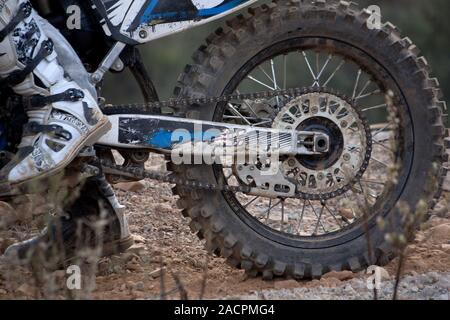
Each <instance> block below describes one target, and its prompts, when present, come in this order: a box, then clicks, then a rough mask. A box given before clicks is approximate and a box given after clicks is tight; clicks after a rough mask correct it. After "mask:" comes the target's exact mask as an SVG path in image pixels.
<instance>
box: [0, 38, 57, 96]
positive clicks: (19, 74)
mask: <svg viewBox="0 0 450 320" xmlns="http://www.w3.org/2000/svg"><path fill="white" fill-rule="evenodd" d="M52 52H53V41H52V40H51V39H48V40H45V41H43V42H42V45H41V48H40V49H39V52H38V53H37V55H36V57H34V58H33V59H32V60H31V61H30V63H28V64H27V65H26V66H25V68H23V69H22V70H16V71H13V72H11V74H10V75H9V76H8V77H6V78H4V79H1V80H0V87H2V88H4V87H6V86H11V87H14V86H17V85H18V84H20V83H22V82H23V81H25V79H26V77H27V76H28V75H29V74H30V73H32V72H33V70H34V69H35V68H36V67H37V66H38V65H39V63H41V61H42V60H44V59H45V58H47V57H48V56H49V55H50V54H52Z"/></svg>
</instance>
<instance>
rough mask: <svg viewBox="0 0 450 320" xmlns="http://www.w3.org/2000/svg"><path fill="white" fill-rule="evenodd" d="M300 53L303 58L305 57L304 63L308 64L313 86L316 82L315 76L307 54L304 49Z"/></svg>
mask: <svg viewBox="0 0 450 320" xmlns="http://www.w3.org/2000/svg"><path fill="white" fill-rule="evenodd" d="M302 55H303V58H304V59H305V62H306V65H307V66H308V69H309V72H311V75H312V77H313V80H314V83H313V87H314V85H315V84H316V83H317V77H316V75H315V74H314V71H313V69H312V67H311V64H310V63H309V60H308V56H307V55H306V53H305V51H302ZM317 86H319V85H318V84H317Z"/></svg>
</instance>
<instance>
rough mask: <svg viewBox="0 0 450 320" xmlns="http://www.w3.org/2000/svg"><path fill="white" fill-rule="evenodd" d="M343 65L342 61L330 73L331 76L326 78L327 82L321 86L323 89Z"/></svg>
mask: <svg viewBox="0 0 450 320" xmlns="http://www.w3.org/2000/svg"><path fill="white" fill-rule="evenodd" d="M344 64H345V61H344V60H342V61H341V63H339V65H338V66H337V67H336V69H335V70H334V71H333V72H332V73H331V75H330V76H329V77H328V79H327V81H325V83H324V84H323V86H324V87H326V86H327V84H328V83H329V82H330V81H331V80H332V79H333V78H334V76H335V75H336V73H337V72H338V71H339V70H340V69H341V68H342V66H343V65H344Z"/></svg>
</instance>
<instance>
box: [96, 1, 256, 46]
mask: <svg viewBox="0 0 450 320" xmlns="http://www.w3.org/2000/svg"><path fill="white" fill-rule="evenodd" d="M256 1H257V0H92V2H93V5H94V7H95V9H96V10H97V12H99V13H100V15H101V17H102V20H101V23H102V26H103V29H104V31H105V33H106V34H107V35H108V36H110V37H112V38H115V39H116V40H117V41H120V42H124V43H130V44H136V43H146V42H149V41H152V40H155V39H159V38H161V37H165V36H168V35H171V34H174V33H177V32H180V31H183V30H186V29H190V28H192V27H195V26H199V25H202V24H205V23H208V22H211V21H213V20H216V19H219V18H221V17H223V16H226V15H228V14H231V13H233V12H235V11H237V10H240V9H242V8H244V7H246V6H248V5H251V4H252V3H255V2H256Z"/></svg>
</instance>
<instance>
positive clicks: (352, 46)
mask: <svg viewBox="0 0 450 320" xmlns="http://www.w3.org/2000/svg"><path fill="white" fill-rule="evenodd" d="M368 17H369V15H368V13H367V12H366V11H364V10H362V11H361V10H358V9H357V8H354V7H353V6H352V5H349V4H348V3H347V2H344V1H326V2H320V3H317V2H314V1H303V2H301V3H299V2H298V1H283V2H281V1H280V2H278V1H275V2H273V3H272V4H270V5H263V6H262V7H259V8H256V9H250V10H249V12H248V13H247V14H246V15H241V16H238V17H237V18H235V19H233V20H232V21H229V22H228V23H227V26H226V27H224V28H221V29H219V30H217V31H216V32H215V33H214V34H212V35H211V36H210V37H209V38H208V40H207V45H205V46H202V47H201V48H200V49H199V50H198V51H197V53H196V54H195V55H194V62H195V63H194V64H193V65H190V66H188V67H186V70H185V73H184V74H183V75H182V76H181V77H180V83H179V87H178V88H177V89H176V94H178V95H179V96H180V97H192V96H218V95H222V94H228V93H233V92H239V93H245V92H258V91H263V90H269V91H273V90H276V89H286V88H292V87H303V88H304V94H303V95H301V96H299V97H289V96H278V97H276V98H274V99H270V100H268V99H261V100H259V101H232V102H230V103H219V104H217V105H197V106H195V105H193V106H190V107H188V108H186V109H182V110H177V112H178V113H179V114H181V115H184V116H186V117H189V118H198V119H202V120H214V121H224V122H232V123H239V124H246V125H253V126H263V127H264V126H265V127H275V128H283V129H292V128H295V129H297V130H306V131H307V130H311V131H323V132H325V133H327V134H328V135H329V136H330V137H331V140H332V141H331V145H332V147H331V148H330V151H329V152H328V153H327V154H326V155H324V156H321V157H291V158H285V159H281V161H280V165H281V172H282V175H283V181H288V183H290V184H293V185H295V186H296V189H297V194H296V197H283V196H279V197H278V198H275V199H270V198H264V197H251V196H248V195H245V194H242V193H231V192H210V193H208V194H206V193H202V192H198V191H191V190H187V189H184V188H182V187H176V188H175V192H176V193H177V194H178V195H179V196H180V198H181V199H180V201H179V205H180V207H181V208H183V213H184V215H185V216H188V217H190V218H191V219H192V220H191V224H190V225H191V228H192V230H193V231H194V232H195V233H197V234H198V236H199V237H200V238H205V240H206V246H207V248H208V250H210V251H212V252H215V253H217V254H219V255H221V256H223V257H225V258H226V259H227V261H228V262H229V263H230V264H231V265H233V266H235V267H239V268H243V269H245V270H246V271H247V272H248V273H249V274H250V275H258V274H262V275H263V276H264V277H265V278H272V277H273V276H274V275H277V276H292V277H295V278H312V277H320V276H321V275H322V274H324V273H326V272H328V271H330V270H342V269H350V270H353V271H358V270H360V269H362V268H364V267H365V266H367V265H369V264H372V263H374V262H377V263H379V264H383V263H386V262H387V261H389V259H390V258H392V257H393V254H392V248H391V247H390V245H389V243H387V242H386V241H385V239H384V232H383V231H382V230H380V229H379V227H378V226H377V223H376V221H377V219H378V218H379V217H382V218H385V219H388V220H389V221H390V224H391V225H392V226H391V227H392V228H394V230H397V231H399V230H402V228H403V227H404V223H403V220H402V219H401V215H400V214H399V209H398V208H397V205H398V204H399V203H404V204H407V205H408V206H409V207H410V208H411V210H412V211H414V210H415V208H416V206H417V204H418V202H419V201H420V200H425V201H428V202H429V203H430V204H432V198H433V196H436V195H438V194H439V190H440V185H441V184H442V177H443V175H444V173H445V172H444V170H443V169H442V162H443V161H445V160H446V159H445V149H444V126H443V122H442V109H443V107H445V105H444V103H443V102H441V101H439V98H440V90H439V88H438V83H437V81H436V80H435V79H432V78H430V75H429V68H428V66H427V63H426V61H425V59H424V58H422V57H420V56H419V53H418V50H417V48H416V47H415V46H414V45H413V44H412V43H411V41H410V40H409V39H408V38H404V39H402V38H401V37H400V35H399V32H398V31H397V30H396V29H395V28H394V27H393V26H392V25H390V24H385V25H384V26H383V27H382V29H380V30H369V29H368V28H367V19H368ZM251 165H253V164H249V168H250V166H251ZM256 167H257V166H256ZM169 169H171V170H172V171H173V174H175V175H177V176H179V177H180V178H183V179H196V180H201V181H207V182H210V183H217V182H223V181H226V182H227V183H228V184H231V185H237V184H249V185H252V184H253V185H254V183H255V181H256V180H255V179H252V178H254V176H253V177H252V176H251V174H250V178H249V179H246V177H248V176H249V175H248V174H247V172H250V170H251V169H248V168H245V166H244V167H242V166H241V167H240V168H236V167H224V166H218V165H215V166H188V165H182V166H174V165H170V168H169ZM247 169H248V170H247ZM246 170H247V171H246ZM241 171H242V172H244V173H245V174H241ZM253 172H254V171H253ZM252 174H253V175H254V174H255V173H252ZM268 183H270V182H268ZM366 230H368V233H369V237H370V239H371V244H372V246H373V250H369V249H368V248H369V247H368V245H367V237H366V235H365V231H366ZM370 251H372V252H373V256H372V257H370V256H369V252H370Z"/></svg>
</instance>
